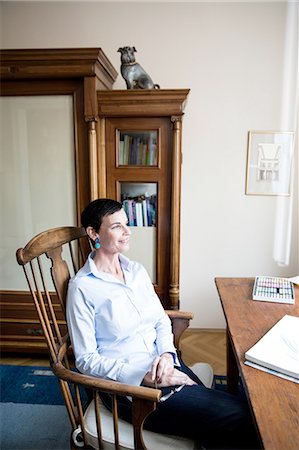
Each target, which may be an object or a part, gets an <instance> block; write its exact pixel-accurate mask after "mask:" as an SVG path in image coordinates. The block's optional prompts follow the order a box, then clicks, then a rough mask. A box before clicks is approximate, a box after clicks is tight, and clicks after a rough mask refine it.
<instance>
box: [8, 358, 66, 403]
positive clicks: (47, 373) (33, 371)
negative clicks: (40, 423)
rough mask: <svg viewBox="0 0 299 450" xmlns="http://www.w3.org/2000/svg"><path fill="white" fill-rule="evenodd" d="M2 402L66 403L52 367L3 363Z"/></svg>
mask: <svg viewBox="0 0 299 450" xmlns="http://www.w3.org/2000/svg"><path fill="white" fill-rule="evenodd" d="M0 376H1V402H2V403H8V402H12V403H30V404H35V405H64V401H63V397H62V394H61V392H60V388H59V383H58V381H57V378H56V377H55V375H54V374H53V372H52V370H51V368H50V367H39V366H32V367H31V366H13V365H1V366H0Z"/></svg>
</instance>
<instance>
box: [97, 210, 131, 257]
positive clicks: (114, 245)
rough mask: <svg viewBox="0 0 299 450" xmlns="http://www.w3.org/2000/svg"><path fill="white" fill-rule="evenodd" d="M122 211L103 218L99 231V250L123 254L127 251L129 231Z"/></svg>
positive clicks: (125, 216)
mask: <svg viewBox="0 0 299 450" xmlns="http://www.w3.org/2000/svg"><path fill="white" fill-rule="evenodd" d="M127 224H128V218H127V215H126V213H125V211H124V210H123V209H120V210H119V211H117V212H115V213H113V214H111V215H109V216H105V217H103V220H102V225H101V227H100V230H99V237H100V243H101V249H102V250H104V251H106V252H108V253H123V252H125V251H126V250H128V249H129V241H130V234H131V230H130V228H129V227H128V226H127Z"/></svg>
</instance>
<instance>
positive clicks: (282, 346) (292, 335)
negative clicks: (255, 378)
mask: <svg viewBox="0 0 299 450" xmlns="http://www.w3.org/2000/svg"><path fill="white" fill-rule="evenodd" d="M245 364H247V365H252V366H253V367H256V368H258V369H259V368H260V369H261V370H264V371H266V372H269V373H272V374H274V375H277V376H282V378H287V379H290V380H292V381H295V382H296V383H299V317H297V316H290V315H285V316H284V317H283V318H282V319H280V320H279V321H278V322H277V323H276V324H275V325H274V326H273V327H272V328H271V329H270V330H269V331H268V332H267V333H266V334H265V335H264V336H263V337H262V338H261V339H260V340H259V341H258V342H257V343H256V344H255V345H254V346H253V347H251V348H250V349H249V350H248V351H247V352H246V353H245ZM267 369H268V370H267Z"/></svg>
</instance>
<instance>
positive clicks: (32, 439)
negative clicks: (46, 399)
mask: <svg viewBox="0 0 299 450" xmlns="http://www.w3.org/2000/svg"><path fill="white" fill-rule="evenodd" d="M0 421H1V422H0V423H1V425H0V427H1V431H0V434H1V444H0V448H1V450H69V449H70V435H71V425H70V421H69V418H68V415H67V412H66V408H65V407H64V406H61V405H30V404H25V403H1V405H0Z"/></svg>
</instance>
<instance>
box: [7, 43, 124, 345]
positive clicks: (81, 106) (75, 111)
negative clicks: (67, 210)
mask: <svg viewBox="0 0 299 450" xmlns="http://www.w3.org/2000/svg"><path fill="white" fill-rule="evenodd" d="M0 71H1V96H2V97H6V98H5V99H3V98H2V99H1V100H5V101H6V100H9V99H14V100H16V101H19V100H21V107H22V105H23V99H24V97H25V96H26V98H32V99H33V101H34V100H38V98H39V97H40V96H42V100H43V102H41V103H46V100H45V98H46V97H49V96H50V97H51V98H55V97H61V96H67V97H70V100H71V101H70V104H71V105H72V113H71V119H70V122H71V124H72V125H71V128H72V129H71V130H70V132H69V136H70V138H69V139H70V141H72V147H73V149H74V150H73V154H72V155H71V159H72V161H73V163H72V164H73V165H72V167H74V174H73V177H74V180H75V181H74V186H75V187H74V192H73V194H74V196H73V197H74V200H73V201H74V204H75V206H74V209H75V210H76V215H77V219H76V218H75V219H74V220H77V222H78V223H79V221H80V213H81V211H82V209H83V208H84V207H85V206H86V205H87V203H88V202H89V201H90V199H91V198H92V197H93V195H94V184H93V181H94V179H93V176H92V173H93V170H94V161H93V156H94V149H96V148H97V135H96V130H97V127H96V123H97V120H98V104H97V90H98V89H102V90H104V89H111V88H112V85H113V83H114V81H115V79H116V77H117V71H116V70H115V68H114V67H113V66H112V64H111V63H110V61H109V60H108V58H107V57H106V55H105V53H104V52H103V51H102V49H100V48H72V49H26V50H1V67H0ZM3 111H4V107H3ZM4 112H5V116H7V117H9V118H11V124H10V125H11V126H10V128H11V129H12V132H11V135H12V136H13V140H14V141H15V142H17V141H18V139H17V132H16V131H17V129H16V128H17V127H18V123H19V122H18V120H16V117H15V116H11V117H10V112H9V111H8V112H7V113H6V111H4ZM21 113H22V114H21V115H22V117H23V115H24V123H25V122H26V116H25V113H23V110H22V111H21ZM39 115H40V116H41V115H42V114H41V113H40V114H39ZM42 117H43V116H42ZM41 120H42V119H41ZM44 122H45V125H47V126H49V127H51V126H52V125H51V123H52V122H51V123H49V124H47V123H46V122H47V118H46V117H44ZM22 123H23V122H22ZM34 125H35V124H33V126H32V127H31V128H32V130H33V133H34V140H35V138H36V136H41V137H40V139H41V140H42V139H45V140H48V141H49V140H50V138H49V133H47V131H48V130H47V129H46V126H45V127H43V128H42V129H41V127H39V126H38V125H37V124H36V125H35V126H34ZM62 127H65V128H66V125H65V124H64V123H63V124H62ZM51 131H53V130H51ZM56 134H58V132H57V130H56ZM28 145H30V144H28ZM18 148H20V145H18ZM3 150H4V151H5V152H7V153H9V152H10V153H11V154H13V152H12V149H11V148H9V146H7V147H5V149H4V146H3ZM44 151H45V150H44V147H43V145H41V146H40V153H43V152H44ZM55 152H57V148H56V147H54V145H53V152H52V154H53V155H55ZM26 158H29V157H28V156H26V153H25V154H24V158H23V153H22V152H21V150H18V156H17V157H16V156H15V157H14V159H15V160H17V161H18V164H19V166H26V167H27V164H28V162H27V160H26ZM44 163H45V168H44V167H43V169H45V170H43V171H41V170H40V168H39V167H37V166H34V170H35V172H32V173H31V172H30V173H28V177H27V178H28V180H31V179H32V178H34V176H36V174H37V173H39V172H42V175H41V177H40V179H41V182H40V185H39V186H38V188H37V190H38V191H39V192H43V190H44V189H45V187H44V185H43V180H44V178H45V177H47V180H49V182H50V183H52V184H53V185H54V184H55V183H56V184H57V174H56V173H52V172H51V170H49V169H48V168H47V158H46V157H45V161H44ZM58 164H59V163H58ZM4 170H5V169H4ZM28 183H29V182H28ZM28 183H27V184H26V181H25V182H24V180H23V184H24V190H26V189H28ZM11 185H14V179H13V177H11V178H10V180H9V185H8V186H6V188H7V192H10V191H11ZM30 186H31V185H30ZM30 189H31V187H30ZM63 195H65V193H63V191H62V192H61V196H63ZM10 198H11V196H10ZM10 202H11V203H10V205H9V208H10V210H9V211H7V210H4V211H3V214H4V216H5V217H7V215H8V213H9V214H11V212H12V211H14V210H15V215H16V218H15V219H14V220H11V223H14V222H20V223H21V226H20V229H21V230H23V229H26V226H25V224H24V223H23V221H22V217H23V216H22V213H24V209H25V206H23V204H22V211H20V209H18V208H16V207H15V205H14V203H13V202H12V201H11V200H10ZM55 206H56V209H59V208H60V209H62V208H61V205H60V199H59V198H57V200H56V198H55ZM25 212H26V213H28V216H30V215H31V211H25ZM48 213H49V215H53V214H55V209H53V208H52V209H51V208H49V210H48ZM45 214H46V213H44V214H43V217H44V216H45ZM25 215H26V214H25ZM30 217H31V216H30ZM58 225H63V224H62V223H61V224H58ZM66 225H72V224H71V223H66ZM48 228H50V226H49V227H48ZM4 230H5V231H4V235H3V236H2V239H3V242H6V243H10V245H11V248H7V247H4V246H3V248H2V250H3V252H2V253H3V261H4V260H5V270H6V272H7V273H9V274H11V273H12V272H13V271H14V269H15V267H16V266H17V261H16V259H15V257H14V254H15V251H16V250H17V248H16V247H14V245H15V246H17V245H18V246H21V245H22V246H23V245H25V244H26V241H25V239H26V240H27V239H29V238H31V237H33V236H31V235H30V236H29V237H28V236H27V235H28V234H29V233H30V231H29V229H27V231H26V236H27V237H26V238H25V237H24V241H22V242H20V243H19V242H18V243H16V236H15V234H14V231H12V230H11V229H9V227H5V226H4ZM40 231H44V229H41V230H40ZM22 232H23V231H22ZM20 236H21V232H20ZM17 238H19V235H18V236H17ZM22 239H23V238H22ZM16 272H17V273H16V277H13V276H11V278H12V280H13V281H12V282H11V283H9V285H7V286H6V285H5V283H3V284H4V285H1V286H0V300H1V301H0V307H1V319H0V324H1V342H0V346H1V350H2V351H9V352H19V351H23V352H29V351H30V352H41V351H45V349H46V346H45V344H44V342H43V341H44V338H43V336H41V334H40V333H41V331H40V326H39V321H38V317H37V314H36V311H35V307H34V304H33V301H32V299H31V296H30V294H29V292H24V290H25V289H26V284H25V278H24V275H23V273H22V269H21V268H19V271H18V270H16ZM3 273H4V271H3ZM19 275H20V278H22V281H23V279H24V285H22V282H19V281H17V280H16V278H17V276H19ZM4 281H5V282H7V279H4ZM7 284H8V283H7ZM20 286H21V287H20Z"/></svg>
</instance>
